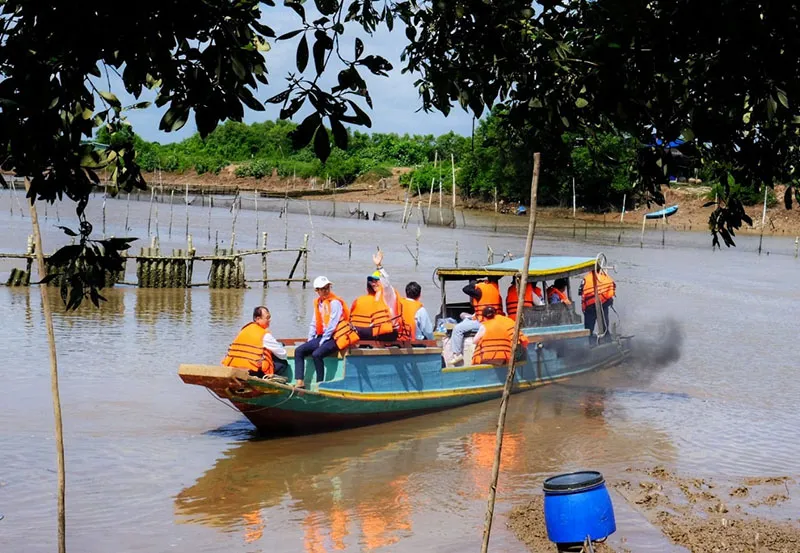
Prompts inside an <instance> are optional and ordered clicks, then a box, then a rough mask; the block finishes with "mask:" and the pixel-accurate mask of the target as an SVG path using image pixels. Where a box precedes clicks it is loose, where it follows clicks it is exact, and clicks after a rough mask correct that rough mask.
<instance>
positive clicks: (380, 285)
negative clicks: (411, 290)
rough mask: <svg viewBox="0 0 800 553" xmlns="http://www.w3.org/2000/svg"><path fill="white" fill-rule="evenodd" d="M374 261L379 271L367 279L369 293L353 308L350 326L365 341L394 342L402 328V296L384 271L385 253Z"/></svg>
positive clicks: (355, 302)
mask: <svg viewBox="0 0 800 553" xmlns="http://www.w3.org/2000/svg"><path fill="white" fill-rule="evenodd" d="M372 261H373V262H374V263H375V271H374V272H373V273H371V274H370V275H368V276H367V293H366V294H364V295H363V296H359V297H358V298H356V300H355V301H354V302H353V305H352V306H351V307H350V322H351V323H352V325H353V327H354V328H355V329H356V331H358V336H359V338H361V339H362V340H385V341H394V340H397V339H398V330H399V328H400V326H401V318H400V314H399V312H400V307H399V304H398V294H397V291H396V290H395V289H394V288H393V287H392V285H391V283H390V282H389V275H388V274H387V273H386V271H385V270H384V269H383V265H382V262H383V252H381V251H380V250H379V251H378V253H376V254H374V255H373V256H372Z"/></svg>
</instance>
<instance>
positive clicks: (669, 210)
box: [644, 204, 678, 219]
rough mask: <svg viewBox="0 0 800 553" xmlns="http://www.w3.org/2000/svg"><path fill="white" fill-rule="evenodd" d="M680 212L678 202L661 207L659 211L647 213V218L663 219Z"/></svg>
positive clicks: (645, 216)
mask: <svg viewBox="0 0 800 553" xmlns="http://www.w3.org/2000/svg"><path fill="white" fill-rule="evenodd" d="M677 212H678V204H675V205H671V206H669V207H665V208H664V209H660V210H658V211H653V212H651V213H645V215H644V218H645V219H663V218H664V217H670V216H672V215H675V214H676V213H677Z"/></svg>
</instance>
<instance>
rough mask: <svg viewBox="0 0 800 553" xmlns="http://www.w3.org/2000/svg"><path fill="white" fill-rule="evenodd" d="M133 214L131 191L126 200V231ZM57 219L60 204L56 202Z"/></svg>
mask: <svg viewBox="0 0 800 553" xmlns="http://www.w3.org/2000/svg"><path fill="white" fill-rule="evenodd" d="M130 215H131V193H130V192H128V199H127V200H125V232H128V219H129V218H130ZM56 219H58V204H56Z"/></svg>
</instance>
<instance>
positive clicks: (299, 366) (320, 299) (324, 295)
mask: <svg viewBox="0 0 800 553" xmlns="http://www.w3.org/2000/svg"><path fill="white" fill-rule="evenodd" d="M332 285H333V283H332V282H331V281H330V280H328V277H324V276H318V277H317V278H315V279H314V290H315V291H316V292H317V299H315V300H314V318H313V319H311V324H310V325H309V327H308V341H307V342H306V343H304V344H301V345H299V346H297V349H295V350H294V377H295V380H296V383H295V386H296V387H297V388H305V367H306V356H307V355H308V354H311V358H312V359H313V360H314V367H315V369H316V371H317V382H322V381H323V380H325V363H324V361H323V359H324V358H325V357H326V356H328V355H331V354H333V353H335V352H337V351H339V350H340V349H345V348H346V347H348V346H350V345H352V344H354V343H356V342H357V341H358V334H357V333H356V332H355V330H353V328H352V327H351V326H350V323H349V321H350V310H349V309H348V308H347V304H346V303H345V302H344V300H342V298H340V297H339V296H337V295H336V294H334V293H333V292H332V291H331V286H332Z"/></svg>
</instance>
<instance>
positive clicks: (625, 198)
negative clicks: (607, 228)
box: [619, 192, 628, 224]
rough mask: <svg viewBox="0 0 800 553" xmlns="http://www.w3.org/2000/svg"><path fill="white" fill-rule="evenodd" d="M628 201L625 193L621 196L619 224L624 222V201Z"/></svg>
mask: <svg viewBox="0 0 800 553" xmlns="http://www.w3.org/2000/svg"><path fill="white" fill-rule="evenodd" d="M627 199H628V194H627V192H626V193H625V194H623V195H622V212H621V213H620V215H619V222H620V224H621V223H622V222H623V221H624V220H625V201H626V200H627Z"/></svg>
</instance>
